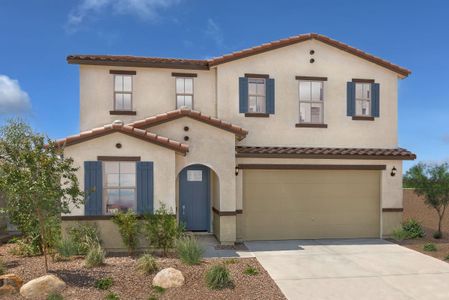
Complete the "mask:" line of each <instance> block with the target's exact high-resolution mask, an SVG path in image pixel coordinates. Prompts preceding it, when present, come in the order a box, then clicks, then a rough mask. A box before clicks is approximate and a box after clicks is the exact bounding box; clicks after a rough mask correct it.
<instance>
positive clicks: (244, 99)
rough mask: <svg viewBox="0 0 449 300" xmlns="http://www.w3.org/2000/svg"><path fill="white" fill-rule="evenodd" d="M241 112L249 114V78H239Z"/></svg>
mask: <svg viewBox="0 0 449 300" xmlns="http://www.w3.org/2000/svg"><path fill="white" fill-rule="evenodd" d="M239 112H240V113H241V114H244V113H247V112H248V78H246V77H240V78H239Z"/></svg>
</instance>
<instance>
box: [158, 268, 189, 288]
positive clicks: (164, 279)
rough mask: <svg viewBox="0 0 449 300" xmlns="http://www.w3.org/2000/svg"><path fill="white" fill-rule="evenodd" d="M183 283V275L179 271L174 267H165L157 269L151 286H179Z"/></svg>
mask: <svg viewBox="0 0 449 300" xmlns="http://www.w3.org/2000/svg"><path fill="white" fill-rule="evenodd" d="M183 284H184V276H183V275H182V273H181V271H179V270H176V269H174V268H166V269H162V270H161V271H159V273H157V274H156V276H154V278H153V286H160V287H162V288H164V289H169V288H172V287H180V286H182V285H183Z"/></svg>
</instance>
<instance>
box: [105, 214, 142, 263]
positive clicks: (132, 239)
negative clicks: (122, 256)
mask: <svg viewBox="0 0 449 300" xmlns="http://www.w3.org/2000/svg"><path fill="white" fill-rule="evenodd" d="M112 221H113V222H114V223H115V224H116V225H117V226H118V231H119V232H120V235H121V236H122V240H123V243H124V244H125V246H126V247H127V248H128V255H132V254H133V252H134V250H136V248H137V244H138V242H139V240H138V237H139V220H138V219H137V215H136V214H135V213H134V212H133V211H132V210H131V209H130V210H128V211H127V212H126V213H124V212H119V213H118V214H116V215H115V216H114V217H113V218H112Z"/></svg>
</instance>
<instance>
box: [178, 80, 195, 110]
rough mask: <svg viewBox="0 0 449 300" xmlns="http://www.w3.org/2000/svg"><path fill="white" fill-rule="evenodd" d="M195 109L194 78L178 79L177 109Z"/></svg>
mask: <svg viewBox="0 0 449 300" xmlns="http://www.w3.org/2000/svg"><path fill="white" fill-rule="evenodd" d="M183 107H187V108H190V109H192V108H193V78H191V77H176V108H183Z"/></svg>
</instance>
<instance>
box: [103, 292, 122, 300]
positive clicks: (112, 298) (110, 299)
mask: <svg viewBox="0 0 449 300" xmlns="http://www.w3.org/2000/svg"><path fill="white" fill-rule="evenodd" d="M104 299H106V300H119V299H120V297H119V296H118V295H117V294H116V293H114V292H109V293H108V294H107V295H106V297H104Z"/></svg>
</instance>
